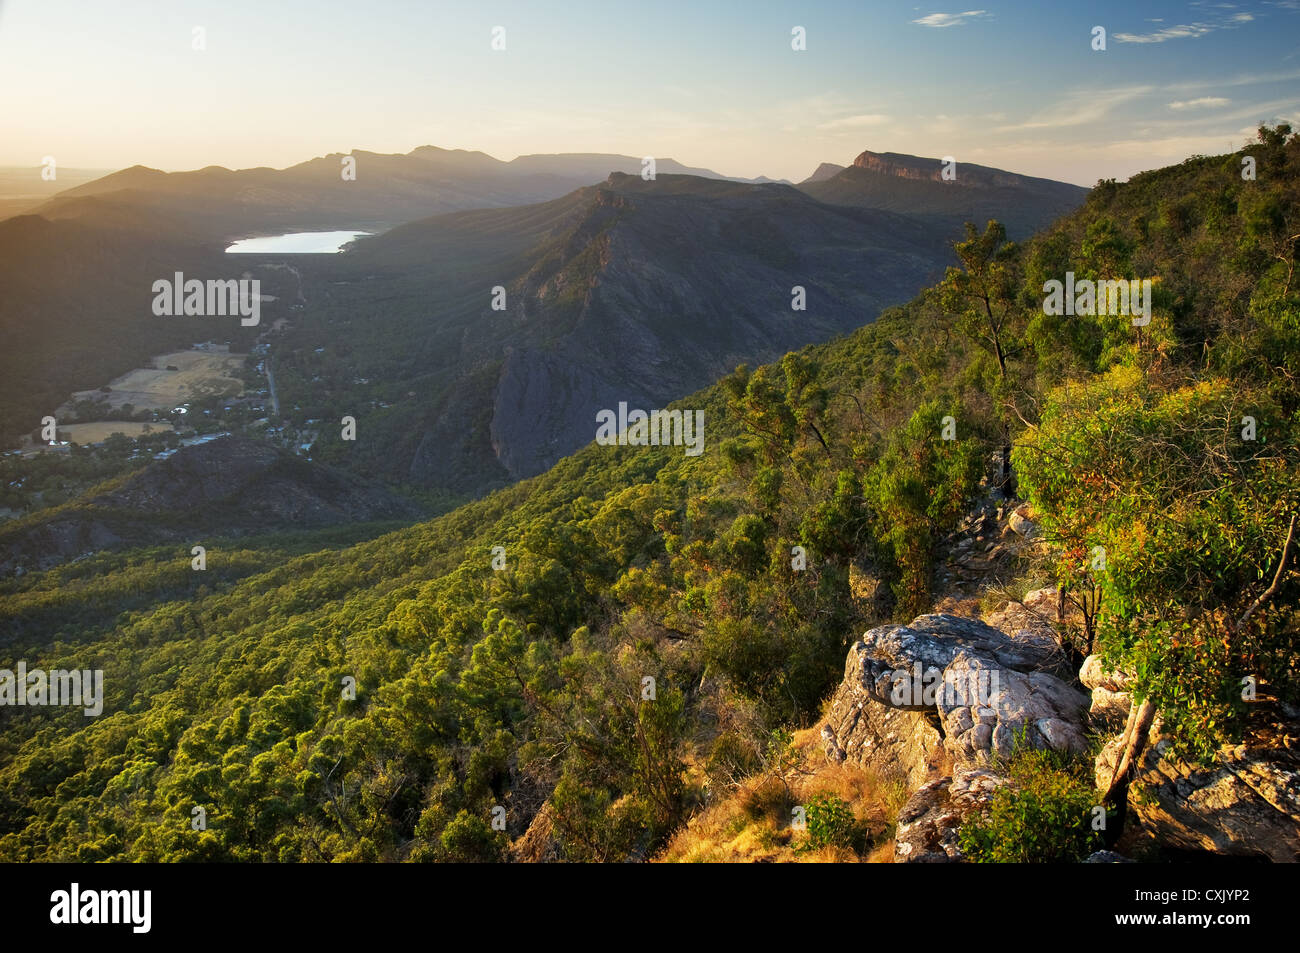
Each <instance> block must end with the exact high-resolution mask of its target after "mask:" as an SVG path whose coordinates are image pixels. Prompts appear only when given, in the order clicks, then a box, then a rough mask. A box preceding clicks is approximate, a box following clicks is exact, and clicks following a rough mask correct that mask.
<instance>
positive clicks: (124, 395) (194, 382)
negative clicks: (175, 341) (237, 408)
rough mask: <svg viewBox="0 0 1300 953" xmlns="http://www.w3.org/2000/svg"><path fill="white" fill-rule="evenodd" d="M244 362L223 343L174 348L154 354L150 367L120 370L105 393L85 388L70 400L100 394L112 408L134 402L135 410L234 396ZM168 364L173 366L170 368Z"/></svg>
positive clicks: (239, 388)
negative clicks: (200, 398) (202, 347)
mask: <svg viewBox="0 0 1300 953" xmlns="http://www.w3.org/2000/svg"><path fill="white" fill-rule="evenodd" d="M243 362H244V355H242V354H231V353H230V349H229V348H228V347H227V346H226V345H224V344H220V345H214V346H213V347H210V348H205V349H203V350H197V349H190V350H188V351H176V352H174V353H172V354H163V355H161V356H160V357H155V358H154V359H153V363H154V366H153V367H139V368H136V369H135V370H133V371H128V372H127V373H126V374H123V375H122V376H121V377H119V378H117V379H116V380H115V381H113V382H112V383H110V384H109V387H110V388H112V390H111V391H110V392H109V393H107V394H106V393H104V392H103V391H98V390H85V391H78V392H77V393H75V394H73V395H72V396H73V400H82V399H89V400H97V399H99V398H101V397H103V398H105V399H106V400H107V401H108V404H109V405H110V406H111V407H113V408H118V407H121V406H122V405H123V404H134V405H135V407H136V409H137V410H140V409H144V408H149V409H162V410H171V408H173V407H175V406H176V405H177V404H180V403H184V402H185V401H187V400H192V399H193V398H195V397H206V396H209V395H213V394H216V395H221V396H226V397H237V396H239V395H240V394H241V393H243V390H244V385H243V383H242V382H241V381H240V380H239V379H238V377H237V376H236V375H237V374H238V372H239V368H240V367H241V366H242V365H243ZM168 366H171V367H175V368H176V370H174V371H169V370H167V367H168Z"/></svg>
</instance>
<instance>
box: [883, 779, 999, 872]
mask: <svg viewBox="0 0 1300 953" xmlns="http://www.w3.org/2000/svg"><path fill="white" fill-rule="evenodd" d="M1006 783H1007V781H1006V779H1005V778H1003V777H1001V776H1000V775H997V774H994V773H992V772H991V771H985V770H980V769H976V770H967V771H957V772H954V774H953V776H952V777H950V778H937V779H935V780H934V781H930V782H929V783H927V784H924V785H922V786H921V787H920V788H918V789H917V790H916V792H914V793H913V794H912V796H911V797H910V798H908V799H907V803H906V804H904V805H903V808H902V810H900V811H899V812H898V827H897V831H896V833H895V835H894V863H896V864H927V863H928V864H932V863H953V862H956V861H960V860H962V852H961V848H960V847H959V846H958V836H959V832H960V830H961V825H962V822H963V821H964V820H965V818H966V815H968V814H970V813H972V812H974V811H979V810H982V809H983V808H985V807H986V806H988V803H989V801H990V800H991V799H992V797H993V792H995V791H996V790H997V789H998V788H999V787H1001V786H1002V785H1004V784H1006Z"/></svg>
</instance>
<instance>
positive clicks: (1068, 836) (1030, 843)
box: [958, 751, 1102, 864]
mask: <svg viewBox="0 0 1300 953" xmlns="http://www.w3.org/2000/svg"><path fill="white" fill-rule="evenodd" d="M1010 781H1011V783H1010V784H1007V785H1005V786H1003V787H1001V788H999V789H998V790H997V791H996V792H995V793H994V795H993V799H992V801H991V803H990V804H989V807H988V809H987V811H984V812H982V813H980V814H977V815H971V816H970V817H968V818H967V819H966V822H965V823H964V824H963V825H962V828H961V831H960V834H959V839H958V843H959V844H960V846H961V849H962V852H963V853H964V854H965V855H966V857H967V859H968V860H970V861H972V862H974V863H977V864H990V863H991V864H997V863H1075V862H1078V861H1080V860H1083V859H1084V858H1085V857H1087V856H1088V855H1089V854H1091V853H1092V852H1093V851H1095V850H1099V849H1101V846H1102V844H1101V834H1100V832H1098V831H1094V830H1093V829H1092V818H1093V807H1094V806H1095V805H1096V803H1097V792H1096V791H1095V790H1094V788H1093V786H1092V784H1091V782H1090V781H1089V779H1088V777H1087V771H1086V764H1085V763H1084V762H1075V763H1071V762H1068V761H1066V760H1064V759H1063V758H1061V757H1060V756H1058V755H1055V754H1053V753H1052V752H1047V751H1028V752H1025V753H1024V754H1019V755H1017V756H1015V758H1014V759H1013V761H1012V763H1011V766H1010Z"/></svg>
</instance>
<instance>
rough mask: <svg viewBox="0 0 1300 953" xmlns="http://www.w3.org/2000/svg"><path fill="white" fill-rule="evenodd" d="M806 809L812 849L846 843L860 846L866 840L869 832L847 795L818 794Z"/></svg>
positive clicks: (849, 845)
mask: <svg viewBox="0 0 1300 953" xmlns="http://www.w3.org/2000/svg"><path fill="white" fill-rule="evenodd" d="M806 811H807V821H808V847H809V849H812V850H820V849H821V848H823V847H844V848H847V849H849V850H857V849H858V847H859V846H860V845H861V843H862V841H863V840H864V836H863V835H864V834H865V833H866V832H865V831H864V830H863V827H862V825H861V824H859V823H858V820H857V818H855V817H854V816H853V809H852V808H851V807H849V803H848V802H847V801H845V800H844V799H843V798H840V797H836V796H835V795H834V794H818V795H817V796H816V797H814V798H812V799H811V800H810V801H809V802H808V805H807V808H806Z"/></svg>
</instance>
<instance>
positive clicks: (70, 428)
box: [59, 420, 172, 445]
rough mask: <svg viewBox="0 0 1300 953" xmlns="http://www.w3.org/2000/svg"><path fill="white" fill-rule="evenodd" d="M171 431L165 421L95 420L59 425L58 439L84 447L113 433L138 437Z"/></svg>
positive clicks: (170, 427)
mask: <svg viewBox="0 0 1300 953" xmlns="http://www.w3.org/2000/svg"><path fill="white" fill-rule="evenodd" d="M171 429H172V425H171V424H169V423H166V422H165V421H154V422H151V423H143V422H140V421H131V420H97V421H95V422H93V423H88V424H60V425H59V439H60V440H64V439H66V440H69V441H71V442H72V443H79V444H82V445H85V444H90V443H99V442H100V441H102V440H107V439H108V438H109V437H110V436H112V435H113V434H115V433H120V434H125V435H126V436H128V437H139V436H140V435H141V434H147V433H165V432H167V431H169V430H171Z"/></svg>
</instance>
